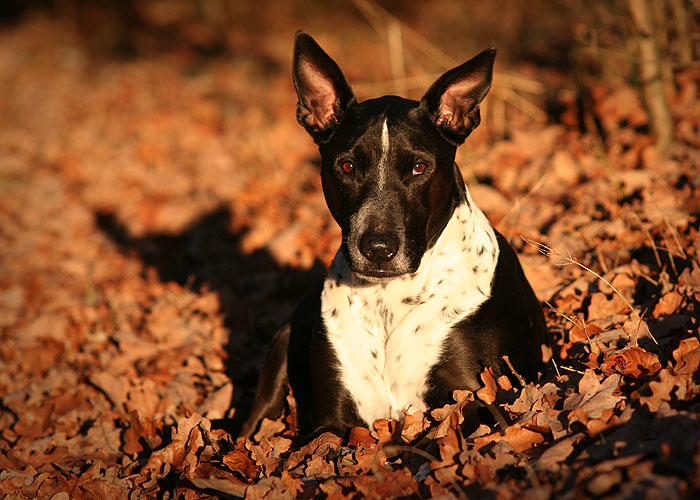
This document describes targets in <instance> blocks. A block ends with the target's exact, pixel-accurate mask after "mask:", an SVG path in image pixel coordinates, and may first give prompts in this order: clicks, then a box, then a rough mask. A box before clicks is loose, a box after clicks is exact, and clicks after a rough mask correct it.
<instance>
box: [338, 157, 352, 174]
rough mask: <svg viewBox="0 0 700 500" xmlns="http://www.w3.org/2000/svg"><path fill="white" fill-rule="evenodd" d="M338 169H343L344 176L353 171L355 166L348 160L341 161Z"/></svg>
mask: <svg viewBox="0 0 700 500" xmlns="http://www.w3.org/2000/svg"><path fill="white" fill-rule="evenodd" d="M340 168H342V169H343V172H345V173H346V174H349V173H350V172H352V171H353V169H354V168H355V165H353V164H352V162H351V161H350V160H343V161H342V162H340Z"/></svg>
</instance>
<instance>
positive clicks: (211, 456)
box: [0, 18, 700, 500]
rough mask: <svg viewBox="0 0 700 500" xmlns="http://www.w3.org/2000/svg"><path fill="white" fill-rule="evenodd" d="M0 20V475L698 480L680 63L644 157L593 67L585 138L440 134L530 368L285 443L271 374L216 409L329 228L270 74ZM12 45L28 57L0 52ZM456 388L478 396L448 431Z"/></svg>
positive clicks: (150, 491)
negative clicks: (663, 150) (532, 324)
mask: <svg viewBox="0 0 700 500" xmlns="http://www.w3.org/2000/svg"><path fill="white" fill-rule="evenodd" d="M49 33H50V34H49ZM0 39H1V40H2V43H0V57H1V58H2V60H3V61H4V64H3V69H2V70H0V71H1V76H0V81H2V84H3V87H4V91H3V96H2V97H1V98H0V99H1V101H0V103H1V104H2V106H1V107H2V109H3V110H4V111H3V117H2V118H0V124H1V125H0V126H1V127H2V129H3V133H2V134H0V148H1V149H2V151H3V155H2V156H3V158H2V160H0V161H1V163H0V175H1V176H2V179H1V181H0V190H1V191H2V192H1V194H0V234H1V237H2V242H3V243H2V245H1V246H0V260H1V262H2V271H1V274H0V332H1V335H2V342H1V343H0V358H1V359H2V364H1V365H0V396H1V397H2V402H1V407H0V492H2V493H4V495H5V497H7V498H53V499H56V500H58V499H62V498H143V497H146V498H182V499H199V498H213V497H217V496H221V495H231V496H235V497H245V498H249V499H257V498H260V499H263V498H312V497H316V496H326V497H328V498H333V499H343V498H355V497H367V498H399V497H419V498H427V497H444V498H465V497H466V498H474V497H477V498H478V497H489V498H494V497H495V498H503V499H506V498H548V497H554V498H579V497H586V496H603V497H606V498H676V497H688V498H690V497H693V496H695V495H698V494H699V493H700V479H698V478H700V413H699V410H700V378H699V377H698V373H699V366H700V335H699V332H700V325H699V324H698V306H699V304H700V244H698V241H700V238H699V237H698V231H699V226H698V224H699V223H700V221H699V220H698V216H697V214H698V211H697V208H698V206H697V200H698V199H700V184H698V179H700V157H699V156H698V153H697V150H696V149H695V146H694V144H696V142H695V143H694V142H693V141H697V134H696V131H697V130H698V124H700V115H699V114H698V109H697V106H687V105H683V104H682V103H683V102H697V100H698V99H699V98H700V95H698V92H699V90H698V85H697V79H698V78H699V77H700V72H699V70H698V69H697V68H690V69H687V70H685V71H684V72H681V73H679V74H678V75H677V81H676V86H677V89H676V96H675V99H676V101H677V103H676V105H674V106H673V110H674V114H675V118H676V120H677V121H678V123H681V124H683V127H682V128H681V129H679V131H678V142H677V144H676V145H675V146H674V148H673V149H672V151H671V152H670V154H669V155H667V156H661V155H660V154H659V153H658V152H657V151H656V150H655V147H654V146H653V141H652V140H651V139H650V137H649V136H648V135H646V134H645V133H644V129H645V126H646V124H647V120H648V119H647V115H646V112H645V111H644V108H643V107H642V105H641V103H640V102H639V100H638V99H637V98H636V94H635V93H634V92H633V89H631V88H630V87H629V86H627V85H625V84H623V83H619V82H618V83H606V84H602V83H601V84H597V85H596V87H595V88H594V89H593V91H592V98H593V100H594V109H595V112H596V116H597V117H598V118H600V119H601V121H600V123H601V125H600V126H601V127H602V131H603V132H604V137H606V138H605V139H604V141H605V144H604V146H605V154H606V158H601V157H600V155H599V153H598V152H597V150H596V146H595V143H594V141H593V140H592V138H591V136H590V135H587V134H583V133H581V132H580V131H579V130H578V129H576V128H575V127H570V126H566V125H541V124H540V125H536V126H533V125H530V126H529V127H528V128H527V129H524V130H523V131H517V130H516V131H515V132H514V134H513V136H512V137H511V138H510V139H504V140H502V141H500V142H497V143H496V144H495V145H490V144H489V141H488V140H487V139H486V138H485V137H486V136H485V135H482V136H479V135H478V134H477V136H476V137H475V138H474V142H473V144H472V145H471V146H468V147H469V148H470V149H468V151H467V150H465V148H466V147H465V148H463V150H462V151H460V155H461V157H460V158H458V160H459V162H460V165H461V166H462V169H463V173H464V174H465V178H467V179H472V180H471V181H470V184H473V187H474V189H473V193H474V198H475V201H476V202H477V203H482V201H483V204H482V205H483V206H484V207H485V209H486V211H487V213H488V214H489V215H490V216H491V220H492V222H493V223H494V224H495V226H496V227H497V228H499V230H501V231H502V232H503V233H504V234H506V235H507V236H508V237H509V238H510V240H511V241H512V242H513V244H514V246H516V248H517V250H518V251H519V253H520V255H521V258H522V262H523V266H524V269H525V272H526V274H527V275H528V278H529V279H530V281H531V283H532V284H533V286H534V288H535V290H536V292H537V294H538V296H539V298H540V299H541V300H542V301H543V302H545V303H546V304H548V307H547V308H546V314H547V323H548V327H549V330H550V332H551V334H552V342H551V355H549V356H548V359H547V365H546V368H545V370H544V372H543V373H542V374H541V376H540V378H539V379H538V380H537V381H535V382H530V383H523V382H524V381H520V380H519V378H518V375H517V374H516V373H513V374H512V375H513V377H510V378H509V377H501V378H499V379H494V377H493V374H492V373H491V372H490V371H489V370H488V369H487V370H485V371H484V373H483V374H482V381H483V382H484V387H483V388H482V389H480V390H479V391H477V392H476V393H471V392H469V391H455V394H454V401H455V402H454V403H453V404H451V405H447V406H445V407H444V408H436V409H432V410H431V411H429V412H427V413H421V412H411V410H410V409H408V410H407V411H406V415H405V418H404V420H403V422H397V421H386V420H382V421H378V422H377V423H375V425H374V427H373V428H372V429H371V430H370V429H366V428H361V427H358V428H355V429H353V430H352V431H351V432H350V434H349V436H348V438H347V439H342V438H340V437H338V436H335V435H333V434H331V433H322V434H320V435H318V436H316V437H315V438H314V439H312V440H311V441H308V442H306V441H304V440H303V439H302V438H301V437H300V436H298V435H296V433H295V426H294V422H295V418H296V417H295V414H294V401H293V398H292V397H290V398H289V400H288V402H289V404H288V411H287V412H285V414H284V415H283V416H281V417H280V418H279V419H277V420H267V421H266V422H264V424H263V427H262V428H261V430H260V431H259V433H258V434H256V436H255V438H254V439H252V440H250V439H246V438H241V437H237V436H236V435H235V434H234V433H231V432H230V427H228V424H227V422H230V419H231V418H233V417H238V416H240V415H239V412H240V409H241V408H244V407H245V404H246V403H245V402H246V400H247V401H249V400H250V397H251V394H252V391H254V380H255V374H256V373H257V370H258V368H259V366H260V363H261V361H262V358H263V356H264V352H265V347H266V344H267V341H268V340H269V338H270V336H271V334H272V332H273V330H274V327H275V326H278V325H279V324H281V323H282V321H284V319H285V316H286V315H287V314H289V312H290V311H291V309H292V307H293V306H294V305H295V301H296V300H298V297H299V296H300V295H301V291H304V290H310V289H312V288H313V284H314V283H315V282H316V280H317V279H318V278H319V277H321V276H322V275H323V266H324V264H325V263H328V261H329V259H330V258H331V256H332V254H333V252H334V250H335V247H334V245H335V244H337V238H338V233H337V230H336V229H335V227H334V225H333V222H332V220H331V219H330V216H329V215H328V214H327V211H326V209H325V204H324V201H323V195H322V192H321V189H320V183H319V180H318V178H317V177H318V173H317V171H316V168H315V166H314V165H313V161H312V159H313V158H314V154H315V153H314V150H313V146H312V145H311V144H309V143H310V141H309V140H307V139H306V138H305V136H304V135H303V131H302V130H300V128H299V127H296V125H295V124H294V123H293V119H292V118H290V117H293V104H294V97H293V95H292V90H291V89H290V88H289V86H288V85H287V83H286V81H285V80H284V78H286V73H285V72H280V74H279V75H276V76H274V77H270V81H269V86H270V87H271V88H274V92H273V93H274V94H275V97H273V98H272V102H270V99H271V98H270V96H269V94H267V93H263V92H260V91H256V90H255V89H251V88H250V86H249V85H246V84H245V76H244V75H245V73H244V72H245V70H246V68H247V66H246V64H250V63H249V62H245V61H244V62H242V63H240V67H239V66H237V65H236V64H223V63H217V62H213V63H211V64H212V67H211V68H209V70H208V71H207V72H206V74H204V75H200V76H189V77H185V76H183V74H182V73H183V72H182V70H181V68H182V65H183V64H186V63H183V62H181V61H163V60H158V59H152V60H151V59H141V60H135V61H128V62H115V61H110V60H108V61H102V62H101V64H100V65H99V66H98V67H97V68H98V69H97V70H96V71H93V69H94V66H93V65H92V63H91V59H90V58H91V57H93V56H91V55H89V54H88V53H86V52H85V51H84V50H83V49H82V48H80V45H78V44H76V42H75V40H73V39H71V37H70V35H68V34H65V33H62V32H61V31H60V30H57V28H56V26H55V25H49V23H48V21H46V20H45V19H41V18H35V19H32V20H29V21H25V22H24V23H23V24H20V25H18V26H17V27H15V28H6V29H4V30H3V31H2V32H0ZM30 47H33V48H34V49H35V50H36V54H37V57H35V58H31V59H28V58H26V57H23V56H21V54H23V53H26V52H27V50H30V49H29V48H30ZM284 62H285V64H286V62H287V61H286V60H285V61H284ZM39 72H41V74H42V75H43V78H44V81H43V82H39V81H37V80H34V79H33V78H32V75H35V74H38V73H39ZM241 75H243V76H241ZM237 77H240V78H237ZM156 89H158V90H157V91H156ZM256 92H258V93H256ZM222 99H223V100H225V101H227V102H228V105H229V106H230V107H233V108H235V109H237V110H239V111H238V112H237V113H236V115H235V117H232V116H231V115H230V113H228V112H227V111H226V109H225V108H224V107H222V105H221V103H220V100H222ZM244 103H245V106H244ZM270 106H273V107H274V113H275V118H276V119H278V122H275V123H270V122H269V121H268V120H265V117H264V116H263V115H262V114H261V113H262V110H263V109H267V110H269V107H270ZM37 109H40V110H42V113H41V116H38V113H37V112H36V111H35V110H37ZM245 109H248V111H245ZM251 128H255V129H256V134H258V135H257V137H255V138H254V137H252V136H251V134H249V133H248V132H247V131H248V130H250V129H251ZM485 133H486V132H483V134H485ZM693 134H695V135H693ZM261 145H264V146H265V147H269V148H271V149H270V150H269V152H268V153H267V154H268V155H272V158H270V157H269V156H268V157H267V158H266V157H265V156H264V155H263V156H262V159H261V157H260V155H261V153H259V150H260V147H261ZM467 155H468V156H469V159H468V160H467V159H466V156H467ZM256 162H257V163H256ZM260 162H263V163H262V166H263V167H264V169H263V168H262V167H259V168H258V167H256V165H258V166H259V165H260V164H261V163H260ZM265 162H267V163H265ZM606 163H607V164H609V165H612V166H613V168H614V175H613V174H611V173H610V171H609V170H607V169H606V166H605V165H606ZM273 165H274V169H271V167H272V166H273ZM265 169H267V170H265ZM474 181H476V182H474ZM521 235H522V236H523V237H524V238H526V239H527V240H529V241H533V242H537V243H539V244H541V245H546V248H548V249H550V250H551V251H550V252H545V253H546V254H547V255H542V254H540V253H538V251H537V249H536V248H534V247H533V246H531V245H528V244H526V242H525V240H523V239H521V238H520V236H521ZM554 251H555V252H557V254H553V253H552V252H554ZM557 255H566V256H568V257H570V258H571V259H575V260H576V262H579V263H581V266H572V265H566V266H561V265H559V264H561V262H560V261H559V260H558V259H557ZM309 269H310V270H309ZM305 270H306V271H305ZM611 287H613V288H611ZM550 358H551V359H550ZM476 402H480V403H482V404H485V405H487V406H488V408H489V410H490V411H491V413H492V417H493V418H492V419H491V420H488V419H486V420H485V421H484V423H482V424H481V425H480V426H479V428H478V429H476V430H475V431H474V432H473V433H472V434H470V435H464V434H463V433H462V431H461V427H460V426H461V423H462V421H463V416H462V412H463V411H466V410H465V408H467V407H468V406H469V405H473V404H475V403H476Z"/></svg>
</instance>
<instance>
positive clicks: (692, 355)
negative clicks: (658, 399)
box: [673, 337, 700, 375]
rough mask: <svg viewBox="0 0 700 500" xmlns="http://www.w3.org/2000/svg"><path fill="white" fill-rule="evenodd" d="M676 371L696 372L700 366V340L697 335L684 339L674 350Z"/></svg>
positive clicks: (684, 372)
mask: <svg viewBox="0 0 700 500" xmlns="http://www.w3.org/2000/svg"><path fill="white" fill-rule="evenodd" d="M673 359H675V360H676V365H675V367H674V369H675V371H676V373H680V374H691V375H692V374H694V373H695V372H697V371H698V367H700V341H698V338H697V337H690V338H687V339H682V340H681V341H680V343H679V344H678V347H677V348H676V349H675V350H674V351H673Z"/></svg>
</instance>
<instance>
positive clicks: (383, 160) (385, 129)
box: [378, 117, 389, 187]
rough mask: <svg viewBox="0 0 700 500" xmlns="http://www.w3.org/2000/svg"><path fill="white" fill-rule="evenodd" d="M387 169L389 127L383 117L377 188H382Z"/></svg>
mask: <svg viewBox="0 0 700 500" xmlns="http://www.w3.org/2000/svg"><path fill="white" fill-rule="evenodd" d="M388 169H389V125H388V124H387V122H386V117H384V123H382V154H381V156H380V157H379V182H378V184H379V186H380V187H381V186H383V185H384V183H385V181H386V173H387V170H388Z"/></svg>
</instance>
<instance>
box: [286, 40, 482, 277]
mask: <svg viewBox="0 0 700 500" xmlns="http://www.w3.org/2000/svg"><path fill="white" fill-rule="evenodd" d="M494 57H495V50H493V49H489V50H487V51H484V52H482V53H481V54H479V55H478V56H476V57H475V58H474V59H472V60H470V61H468V62H466V63H464V64H463V65H461V66H458V67H457V68H454V69H453V70H451V71H448V72H447V73H445V74H444V75H443V76H441V77H440V78H439V79H438V80H437V81H436V82H435V83H434V84H433V85H432V86H431V87H430V89H429V90H428V91H427V93H426V94H425V96H424V97H423V99H422V100H421V101H420V102H418V101H412V100H408V99H402V98H400V97H394V96H387V97H382V98H379V99H372V100H368V101H364V102H362V103H357V102H356V100H355V97H354V95H353V93H352V90H351V89H350V86H349V85H348V83H347V81H346V80H345V77H344V76H343V74H342V72H341V71H340V68H339V67H338V66H337V64H336V63H335V62H334V61H333V60H332V59H331V58H330V57H329V56H328V55H327V54H326V53H325V52H323V50H322V49H321V48H320V47H319V46H318V44H317V43H316V42H315V41H314V40H313V39H312V38H311V37H310V36H308V35H306V34H304V33H301V32H300V33H298V34H297V38H296V43H295V49H294V84H295V87H296V89H297V94H298V97H299V103H298V106H297V119H298V120H299V122H300V123H301V124H302V125H303V126H304V127H305V128H306V130H307V131H308V132H309V134H310V135H311V136H312V137H313V138H314V140H315V141H316V143H317V144H318V145H319V149H320V152H321V159H322V167H321V177H322V183H323V191H324V194H325V196H326V201H327V203H328V207H329V209H330V211H331V214H332V215H333V217H334V218H335V220H336V221H337V223H338V224H339V226H340V228H341V230H342V235H343V244H342V246H341V249H342V251H343V253H344V255H345V258H346V261H347V262H348V265H349V267H350V270H351V271H352V272H353V273H354V274H355V275H357V276H359V277H361V278H363V279H365V280H368V281H381V280H385V279H390V278H394V277H396V276H400V275H403V274H407V273H413V272H415V271H416V270H417V269H418V266H419V265H420V261H421V258H422V256H423V254H424V253H425V251H426V249H427V248H429V247H430V246H431V245H432V243H434V241H435V239H436V238H437V236H438V235H439V234H440V232H441V231H442V229H443V228H444V226H445V225H446V224H447V221H448V220H449V218H450V216H451V214H452V211H453V210H454V206H455V203H456V202H458V201H459V200H460V193H462V192H463V187H462V186H463V184H462V182H463V181H462V178H461V176H460V174H459V171H458V170H457V168H456V167H455V165H454V157H455V151H456V148H457V146H458V145H459V144H461V143H462V142H463V141H464V139H465V138H466V137H467V136H468V135H469V133H470V132H471V131H472V130H473V129H474V128H475V127H476V126H477V125H478V124H479V119H480V118H479V103H480V102H481V100H482V99H483V98H484V96H485V95H486V93H487V92H488V90H489V88H490V85H491V75H492V70H493V60H494Z"/></svg>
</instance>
